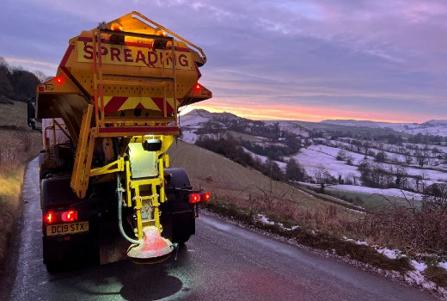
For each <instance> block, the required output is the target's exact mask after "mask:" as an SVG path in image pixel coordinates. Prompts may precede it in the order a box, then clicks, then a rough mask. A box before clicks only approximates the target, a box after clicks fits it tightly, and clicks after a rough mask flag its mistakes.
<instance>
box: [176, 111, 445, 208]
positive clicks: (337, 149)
mask: <svg viewBox="0 0 447 301" xmlns="http://www.w3.org/2000/svg"><path fill="white" fill-rule="evenodd" d="M181 126H182V137H181V139H182V140H183V141H185V142H188V143H198V142H200V141H202V140H203V139H208V140H210V139H211V141H215V142H213V143H214V144H218V143H222V141H227V140H228V139H231V143H230V145H236V146H235V147H239V152H242V153H243V154H245V156H247V155H248V156H249V157H251V158H252V162H251V163H250V162H243V163H247V164H248V165H249V166H251V167H253V168H255V169H258V170H260V171H261V172H263V173H266V174H268V173H269V172H270V173H271V171H272V170H278V171H279V172H280V173H283V176H277V177H278V178H283V179H285V180H294V181H299V182H307V183H309V184H310V185H317V186H318V185H320V184H321V183H324V184H325V185H328V187H330V191H339V192H346V193H351V192H356V193H368V192H369V193H370V194H382V195H385V196H397V197H399V196H401V195H402V193H401V191H404V195H406V196H411V197H413V198H415V199H421V193H423V192H424V191H425V190H426V189H427V188H429V187H430V186H431V185H433V184H436V183H444V184H447V138H443V137H433V136H427V137H426V136H422V137H421V136H420V135H419V136H418V135H416V134H419V133H420V134H424V133H426V132H430V133H445V137H447V121H442V120H441V121H440V120H436V121H435V120H433V121H429V122H426V123H423V124H393V123H383V122H381V123H380V122H373V121H353V120H348V121H345V120H333V121H329V120H328V121H324V122H321V123H311V122H301V121H277V122H275V121H265V122H264V121H253V120H249V119H245V118H240V117H238V116H236V115H233V114H229V113H210V112H207V111H205V110H195V111H192V112H190V113H188V114H186V115H185V116H182V118H181ZM424 131H425V132H424ZM403 132H404V133H405V134H404V135H402V133H403ZM213 143H211V144H213ZM208 145H209V142H208ZM226 147H228V145H227V146H226ZM228 151H231V152H232V156H235V155H236V156H240V157H239V160H242V159H241V158H243V156H242V155H237V154H235V153H234V152H235V151H236V153H237V152H238V151H237V149H236V150H235V149H232V150H228ZM220 153H221V154H223V155H227V154H226V153H225V150H220ZM228 155H229V154H228ZM292 159H293V161H294V162H297V164H298V167H297V168H298V170H299V168H301V169H302V170H303V172H301V173H299V174H298V175H297V177H298V178H295V179H291V178H287V177H290V176H292V177H293V172H292V175H291V171H290V170H291V168H292V167H290V168H289V164H292V163H290V162H291V161H292ZM244 160H245V159H244ZM238 162H241V161H238ZM271 164H274V165H275V166H276V167H272V166H271Z"/></svg>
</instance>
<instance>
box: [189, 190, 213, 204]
mask: <svg viewBox="0 0 447 301" xmlns="http://www.w3.org/2000/svg"><path fill="white" fill-rule="evenodd" d="M210 199H211V193H209V192H202V193H190V194H189V199H188V201H189V203H190V204H198V203H200V202H205V203H206V202H208V201H209V200H210Z"/></svg>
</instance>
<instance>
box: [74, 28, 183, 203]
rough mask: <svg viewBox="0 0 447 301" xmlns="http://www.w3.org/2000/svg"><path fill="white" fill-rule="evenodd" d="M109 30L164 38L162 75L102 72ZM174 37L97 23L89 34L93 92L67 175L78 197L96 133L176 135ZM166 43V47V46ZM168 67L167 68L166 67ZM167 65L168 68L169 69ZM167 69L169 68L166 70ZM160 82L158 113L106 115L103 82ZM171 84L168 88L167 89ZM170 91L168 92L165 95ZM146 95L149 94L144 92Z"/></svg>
mask: <svg viewBox="0 0 447 301" xmlns="http://www.w3.org/2000/svg"><path fill="white" fill-rule="evenodd" d="M104 34H113V35H118V36H121V37H122V39H123V40H124V39H125V36H131V37H140V38H143V39H153V40H156V39H157V40H164V41H165V42H166V44H167V45H168V44H169V43H170V45H169V47H170V50H171V63H170V68H165V63H164V62H162V63H161V66H162V69H163V75H164V76H163V77H133V76H126V75H123V74H104V72H103V59H102V55H99V54H100V53H101V49H102V43H103V35H104ZM174 42H175V39H174V37H169V36H160V35H151V34H141V33H134V32H124V31H112V30H109V29H106V28H103V27H102V26H101V25H100V26H99V27H98V28H97V29H95V30H94V34H93V53H95V54H96V55H93V64H92V73H93V82H92V85H93V95H92V99H91V103H90V104H89V105H88V106H87V108H86V110H85V111H84V113H83V117H82V122H81V128H80V134H79V141H78V145H77V147H76V154H75V162H74V166H73V171H72V177H71V187H72V188H73V190H74V192H75V193H76V195H77V196H78V197H79V198H84V197H85V195H86V192H87V188H88V183H89V178H90V176H93V175H94V174H92V170H91V165H92V159H93V152H94V146H95V139H96V138H98V137H108V138H113V137H133V136H144V135H150V134H153V135H157V134H158V135H178V133H179V128H178V124H177V97H176V96H177V94H176V89H177V83H176V59H175V44H174ZM169 47H167V49H168V50H169ZM167 69H168V70H167ZM169 69H170V70H169ZM167 71H168V72H167ZM169 71H170V72H169ZM154 85H156V86H159V87H160V86H161V87H163V91H164V93H163V94H164V95H163V100H162V104H163V105H162V110H161V113H162V116H161V117H160V116H143V117H141V116H140V117H133V116H132V117H126V116H108V115H107V114H106V112H105V90H106V87H107V86H121V87H123V89H125V88H131V87H145V86H148V87H149V86H154ZM170 87H171V89H169V88H170ZM169 94H170V95H169ZM148 97H149V96H148ZM169 97H171V100H172V101H171V103H172V104H173V105H172V109H173V112H172V113H171V114H169V113H168V98H169ZM104 168H106V169H107V170H108V171H109V172H116V171H123V169H124V167H123V164H122V163H121V164H120V163H114V164H112V165H111V166H106V167H104Z"/></svg>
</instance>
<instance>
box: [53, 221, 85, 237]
mask: <svg viewBox="0 0 447 301" xmlns="http://www.w3.org/2000/svg"><path fill="white" fill-rule="evenodd" d="M88 226H89V225H88V222H77V223H69V224H56V225H48V226H47V236H54V235H65V234H75V233H82V232H87V231H88Z"/></svg>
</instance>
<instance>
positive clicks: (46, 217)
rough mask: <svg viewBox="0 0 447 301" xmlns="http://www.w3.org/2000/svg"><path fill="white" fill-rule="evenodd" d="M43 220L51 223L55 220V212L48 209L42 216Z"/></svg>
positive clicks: (48, 223)
mask: <svg viewBox="0 0 447 301" xmlns="http://www.w3.org/2000/svg"><path fill="white" fill-rule="evenodd" d="M43 221H44V222H45V224H47V225H51V224H54V223H56V222H57V214H56V213H55V212H54V211H48V212H47V213H45V215H44V216H43Z"/></svg>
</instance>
